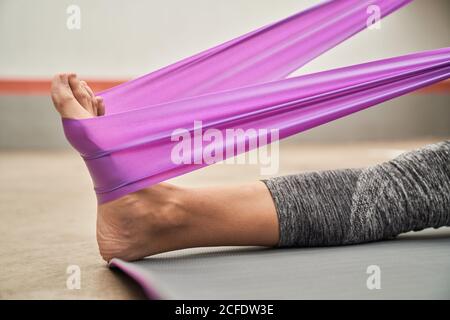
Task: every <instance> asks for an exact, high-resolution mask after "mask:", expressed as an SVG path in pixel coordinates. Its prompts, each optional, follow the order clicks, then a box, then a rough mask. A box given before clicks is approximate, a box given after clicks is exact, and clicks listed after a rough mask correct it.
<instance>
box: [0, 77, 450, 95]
mask: <svg viewBox="0 0 450 320" xmlns="http://www.w3.org/2000/svg"><path fill="white" fill-rule="evenodd" d="M85 81H86V82H87V83H88V84H89V86H90V87H91V88H92V90H93V91H94V92H98V91H102V90H105V89H108V88H111V87H114V86H117V85H119V84H121V83H123V82H125V81H127V79H115V80H96V79H90V80H89V79H87V80H85ZM50 82H51V80H46V79H40V80H32V79H0V95H31V96H33V95H48V94H49V93H50ZM414 93H418V94H430V93H440V94H450V80H444V81H441V82H439V83H436V84H434V85H431V86H428V87H426V88H423V89H420V90H417V91H415V92H414Z"/></svg>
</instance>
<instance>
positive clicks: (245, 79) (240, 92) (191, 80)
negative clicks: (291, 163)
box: [63, 0, 450, 203]
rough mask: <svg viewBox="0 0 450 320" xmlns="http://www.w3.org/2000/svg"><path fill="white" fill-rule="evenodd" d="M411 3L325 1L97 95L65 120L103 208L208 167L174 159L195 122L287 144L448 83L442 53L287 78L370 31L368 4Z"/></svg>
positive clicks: (446, 57)
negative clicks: (264, 133) (100, 112)
mask: <svg viewBox="0 0 450 320" xmlns="http://www.w3.org/2000/svg"><path fill="white" fill-rule="evenodd" d="M410 1H411V0H335V1H329V2H325V3H323V4H321V5H319V6H316V7H313V8H311V9H309V10H306V11H304V12H300V13H298V14H295V15H293V16H291V17H289V18H287V19H284V20H282V21H279V22H277V23H274V24H271V25H268V26H266V27H263V28H261V29H258V30H256V31H254V32H251V33H249V34H246V35H244V36H241V37H239V38H237V39H234V40H231V41H229V42H226V43H224V44H222V45H219V46H217V47H214V48H212V49H209V50H206V51H204V52H202V53H199V54H197V55H194V56H192V57H190V58H187V59H184V60H182V61H180V62H178V63H175V64H173V65H170V66H168V67H165V68H163V69H160V70H158V71H155V72H153V73H150V74H148V75H145V76H143V77H141V78H138V79H135V80H132V81H129V82H127V83H124V84H122V85H119V86H117V87H114V88H112V89H109V90H106V91H103V92H101V93H99V94H98V95H101V96H102V97H103V98H104V101H105V104H106V115H105V116H102V117H95V118H90V119H81V120H71V119H63V126H64V131H65V134H66V137H67V138H68V140H69V141H70V143H71V144H72V145H73V146H74V147H75V149H77V150H78V151H79V152H80V154H81V155H82V157H83V159H84V160H85V162H86V165H87V167H88V169H89V171H90V174H91V176H92V179H93V182H94V187H95V191H96V193H97V199H98V201H99V203H104V202H107V201H111V200H114V199H117V198H119V197H121V196H123V195H125V194H128V193H131V192H135V191H137V190H140V189H143V188H146V187H149V186H151V185H153V184H156V183H159V182H162V181H164V180H167V179H170V178H173V177H176V176H179V175H182V174H185V173H188V172H191V171H193V170H196V169H199V168H201V167H204V166H206V165H208V164H210V163H205V162H202V163H196V162H195V161H192V162H191V163H176V162H174V161H173V158H172V152H173V150H174V148H175V147H176V145H177V144H179V141H172V140H173V139H172V138H173V134H174V132H175V130H177V129H186V131H187V132H189V133H191V134H192V135H193V134H194V133H195V131H196V130H198V128H196V127H195V125H194V123H195V122H196V121H201V122H202V129H201V130H206V129H216V130H218V131H217V132H219V133H222V134H223V135H224V136H225V135H226V134H225V130H227V129H242V130H249V129H250V130H258V129H265V130H278V132H279V138H285V137H288V136H291V135H293V134H296V133H299V132H302V131H304V130H307V129H310V128H313V127H316V126H319V125H321V124H324V123H326V122H329V121H332V120H335V119H338V118H340V117H343V116H346V115H348V114H351V113H354V112H357V111H360V110H363V109H365V108H368V107H370V106H373V105H376V104H378V103H381V102H383V101H386V100H389V99H392V98H394V97H397V96H400V95H403V94H405V93H407V92H411V91H413V90H416V89H418V88H421V87H424V86H427V85H430V84H432V83H435V82H438V81H441V80H444V79H447V78H449V76H450V48H443V49H438V50H433V51H427V52H421V53H415V54H410V55H406V56H401V57H396V58H391V59H385V60H380V61H374V62H369V63H365V64H360V65H354V66H350V67H346V68H339V69H334V70H330V71H325V72H320V73H315V74H310V75H305V76H300V77H293V78H288V79H285V78H286V77H287V76H288V75H289V74H290V73H292V72H293V71H295V70H297V69H298V68H300V67H301V66H303V65H305V64H306V63H307V62H309V61H311V60H312V59H314V58H315V57H317V56H319V55H320V54H322V53H323V52H325V51H327V50H328V49H330V48H332V47H334V46H335V45H337V44H339V43H340V42H342V41H344V40H345V39H347V38H349V37H350V36H352V35H353V34H355V33H357V32H359V31H361V30H362V29H364V28H366V26H367V21H368V17H369V14H368V11H367V8H368V7H369V6H373V5H375V6H377V8H379V10H380V13H381V16H382V17H384V16H386V15H388V14H389V13H391V12H393V11H394V10H396V9H398V8H400V7H401V6H403V5H405V4H407V3H409V2H410ZM202 132H203V131H202ZM239 139H241V140H242V139H244V140H245V141H239ZM246 139H248V137H246V136H241V137H236V139H233V140H227V141H224V142H223V143H222V144H218V143H217V144H215V141H214V140H211V142H205V141H203V142H202V143H201V144H200V145H195V144H194V146H192V149H193V151H192V155H191V159H192V158H194V157H195V155H197V154H198V152H200V153H201V150H203V148H206V147H211V145H213V147H215V149H214V153H220V154H223V155H224V156H223V159H224V158H226V154H227V152H226V150H228V149H229V148H233V150H234V149H235V147H236V145H237V144H242V142H244V145H245V150H244V151H248V150H250V149H252V146H251V144H249V143H248V141H247V140H246ZM270 142H271V141H270V139H269V140H268V141H267V142H266V143H270ZM241 151H243V150H241ZM237 153H239V151H238V152H237ZM194 160H195V159H194Z"/></svg>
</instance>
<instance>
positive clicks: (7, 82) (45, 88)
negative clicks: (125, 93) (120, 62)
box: [0, 79, 127, 95]
mask: <svg viewBox="0 0 450 320" xmlns="http://www.w3.org/2000/svg"><path fill="white" fill-rule="evenodd" d="M83 80H84V79H83ZM85 81H86V82H87V83H88V84H89V86H90V87H91V89H92V90H93V91H94V92H98V91H102V90H105V89H108V88H111V87H114V86H117V85H119V84H121V83H123V82H125V81H127V80H126V79H123V80H95V79H91V80H89V79H88V80H85ZM50 85H51V80H47V79H45V80H44V79H39V80H29V79H0V95H48V94H50Z"/></svg>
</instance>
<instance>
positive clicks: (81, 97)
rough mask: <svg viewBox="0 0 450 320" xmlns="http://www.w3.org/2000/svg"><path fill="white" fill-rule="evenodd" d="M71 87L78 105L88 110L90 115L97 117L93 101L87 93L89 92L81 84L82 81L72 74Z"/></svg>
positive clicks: (70, 77) (70, 78) (70, 76)
mask: <svg viewBox="0 0 450 320" xmlns="http://www.w3.org/2000/svg"><path fill="white" fill-rule="evenodd" d="M69 85H70V88H71V89H72V92H73V95H74V97H75V99H77V101H78V103H79V104H80V105H81V106H82V107H83V108H84V109H86V110H87V111H88V112H89V113H91V114H92V115H95V112H94V111H95V110H94V108H93V105H92V99H91V97H90V95H89V93H88V92H87V90H86V89H85V88H84V86H83V85H82V84H81V82H80V80H79V79H78V78H77V75H76V74H73V73H72V74H70V75H69Z"/></svg>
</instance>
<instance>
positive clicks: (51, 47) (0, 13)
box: [0, 0, 450, 147]
mask: <svg viewBox="0 0 450 320" xmlns="http://www.w3.org/2000/svg"><path fill="white" fill-rule="evenodd" d="M316 3H318V1H312V0H304V1H301V0H278V1H276V0H190V1H183V0H158V1H157V0H154V1H147V0H133V1H123V0H72V1H67V0H36V1H29V0H0V43H1V49H0V78H25V79H29V78H48V77H50V76H51V75H52V74H54V73H57V72H62V71H74V72H77V73H78V74H79V75H80V76H81V77H88V78H111V79H116V78H132V77H135V76H138V75H142V74H144V73H147V72H149V71H151V70H154V69H157V68H159V67H162V66H165V65H167V64H170V63H172V62H175V61H177V60H179V59H181V58H183V57H186V56H189V55H191V54H194V53H196V52H199V51H201V50H203V49H206V48H208V47H211V46H213V45H216V44H219V43H221V42H223V41H226V40H229V39H231V38H233V37H236V36H238V35H240V34H243V33H246V32H248V31H250V30H253V29H255V28H258V27H260V26H262V25H264V24H267V23H270V22H273V21H276V20H279V19H281V18H284V17H286V16H289V15H291V14H293V13H295V12H298V11H300V10H302V9H305V8H307V7H309V6H311V5H313V4H316ZM71 4H76V5H78V6H79V7H80V9H81V29H80V30H68V28H67V27H66V19H67V17H68V14H67V13H66V9H67V7H68V6H69V5H71ZM449 40H450V1H448V0H416V1H414V2H413V3H412V4H410V5H408V6H406V7H404V8H402V9H400V10H399V11H398V12H396V13H394V14H392V15H391V16H389V17H387V18H386V19H384V20H382V25H381V29H379V30H376V29H375V30H365V31H363V32H361V33H360V34H358V35H356V36H354V37H353V38H351V39H349V40H348V41H346V42H344V43H342V44H340V45H339V46H338V47H336V48H334V49H332V50H331V51H329V52H327V53H325V54H324V55H323V56H321V57H319V58H318V59H316V60H315V61H313V62H312V63H310V64H309V65H307V66H305V67H304V68H302V69H301V70H299V71H298V72H296V74H302V73H310V72H315V71H320V70H325V69H329V68H334V67H339V66H344V65H351V64H355V63H361V62H365V61H370V60H374V59H381V58H386V57H390V56H396V55H402V54H406V53H409V52H415V51H420V50H428V49H433V48H439V47H445V46H450V41H449ZM449 102H450V98H449V95H448V94H447V95H426V96H423V95H409V96H408V97H403V98H400V99H396V100H394V101H392V102H388V103H385V104H383V105H381V106H378V107H376V108H375V109H373V110H368V111H364V112H362V113H360V114H358V115H355V116H352V117H350V118H348V119H343V120H340V121H337V122H336V123H333V124H330V125H325V126H323V127H320V128H317V129H314V130H313V131H311V132H310V133H307V134H302V135H300V139H303V140H314V141H330V140H332V141H334V140H340V141H341V140H345V141H346V140H349V141H351V140H355V139H356V140H358V139H394V138H405V137H406V138H408V137H411V138H414V137H417V136H422V135H444V136H449V135H450V120H448V119H450V108H448V106H449V105H450V103H449ZM52 112H53V111H52V109H51V105H50V100H49V99H48V98H45V97H21V96H2V97H0V128H1V129H0V147H28V146H43V147H47V146H48V147H54V146H63V145H64V142H63V139H62V138H61V137H60V136H61V130H60V126H59V123H58V122H56V123H55V119H56V120H57V117H55V116H54V115H53V113H52ZM24 114H26V115H27V116H24ZM19 119H20V120H19ZM369 129H370V130H369ZM14 137H16V138H14Z"/></svg>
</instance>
